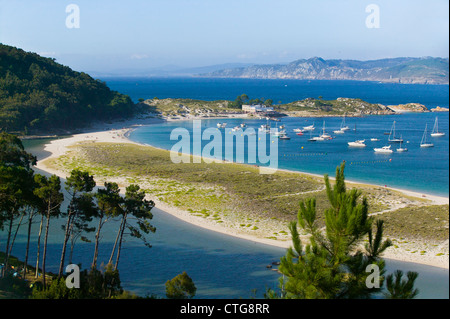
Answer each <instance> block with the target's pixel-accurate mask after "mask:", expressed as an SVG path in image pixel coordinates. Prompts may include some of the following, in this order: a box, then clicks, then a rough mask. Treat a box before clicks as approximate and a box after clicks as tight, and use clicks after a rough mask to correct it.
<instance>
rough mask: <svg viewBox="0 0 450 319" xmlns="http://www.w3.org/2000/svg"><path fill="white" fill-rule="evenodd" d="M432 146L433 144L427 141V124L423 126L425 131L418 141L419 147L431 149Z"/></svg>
mask: <svg viewBox="0 0 450 319" xmlns="http://www.w3.org/2000/svg"><path fill="white" fill-rule="evenodd" d="M433 146H434V144H433V143H429V142H428V141H427V124H425V131H424V132H423V135H422V140H421V141H420V147H433Z"/></svg>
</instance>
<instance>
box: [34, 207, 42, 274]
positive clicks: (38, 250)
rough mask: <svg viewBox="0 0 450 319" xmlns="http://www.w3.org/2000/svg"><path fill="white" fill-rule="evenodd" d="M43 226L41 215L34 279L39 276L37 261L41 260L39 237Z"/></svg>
mask: <svg viewBox="0 0 450 319" xmlns="http://www.w3.org/2000/svg"><path fill="white" fill-rule="evenodd" d="M43 225H44V214H42V216H41V225H40V226H39V235H38V241H37V257H36V274H35V277H36V278H37V277H38V276H39V259H40V258H41V235H42V227H43Z"/></svg>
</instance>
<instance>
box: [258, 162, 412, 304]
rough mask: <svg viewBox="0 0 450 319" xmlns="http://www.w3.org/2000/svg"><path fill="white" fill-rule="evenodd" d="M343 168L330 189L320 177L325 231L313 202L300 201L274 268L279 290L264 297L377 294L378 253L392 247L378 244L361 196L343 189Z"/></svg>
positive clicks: (379, 232) (378, 227)
mask: <svg viewBox="0 0 450 319" xmlns="http://www.w3.org/2000/svg"><path fill="white" fill-rule="evenodd" d="M344 168H345V162H344V163H342V164H341V166H340V167H337V168H336V180H335V183H334V186H332V185H331V183H330V180H329V178H328V176H327V175H325V186H326V193H327V197H328V200H329V203H330V206H331V207H330V208H329V209H327V210H325V212H324V221H325V229H321V228H320V227H319V224H318V221H317V214H316V200H315V199H314V198H311V199H308V200H306V201H302V202H301V203H300V209H299V212H298V216H297V217H298V218H297V219H298V221H297V222H291V223H290V225H289V229H290V232H291V235H292V243H293V247H291V248H289V249H288V250H287V253H286V256H284V257H282V258H281V263H280V267H279V271H280V272H281V273H282V274H283V277H282V278H281V280H280V285H281V292H279V293H278V292H275V291H273V290H269V291H268V292H267V294H266V296H267V297H269V298H299V299H344V298H345V299H349V298H352V299H353V298H370V297H372V296H374V295H375V294H380V293H381V289H382V287H383V283H384V274H385V262H384V260H383V259H382V258H381V254H382V253H383V252H384V251H385V250H386V249H387V248H388V247H390V246H391V245H392V243H391V242H390V241H389V240H383V222H382V221H377V222H376V223H374V219H373V218H372V217H369V216H368V209H369V205H368V201H367V199H366V198H365V197H362V198H361V195H362V193H361V191H360V190H358V189H351V190H347V189H346V185H345V178H344ZM374 224H375V225H374ZM298 226H300V228H301V230H302V231H304V232H306V233H307V234H308V235H309V243H308V244H307V245H304V244H303V243H302V241H301V239H300V233H299V230H298ZM365 239H367V243H366V244H365V245H363V241H364V240H365ZM416 276H417V274H416ZM411 285H413V282H410V283H409V286H411Z"/></svg>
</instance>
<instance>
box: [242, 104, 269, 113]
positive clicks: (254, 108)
mask: <svg viewBox="0 0 450 319" xmlns="http://www.w3.org/2000/svg"><path fill="white" fill-rule="evenodd" d="M242 111H244V112H247V113H265V112H273V107H267V106H265V105H260V104H258V105H242Z"/></svg>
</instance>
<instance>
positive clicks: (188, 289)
mask: <svg viewBox="0 0 450 319" xmlns="http://www.w3.org/2000/svg"><path fill="white" fill-rule="evenodd" d="M196 291H197V288H196V287H195V285H194V282H193V281H192V279H191V277H189V276H188V274H187V273H186V272H185V271H184V272H183V273H182V274H179V275H177V276H175V277H174V278H172V279H171V280H167V282H166V296H167V298H169V299H192V298H194V296H195V292H196Z"/></svg>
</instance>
